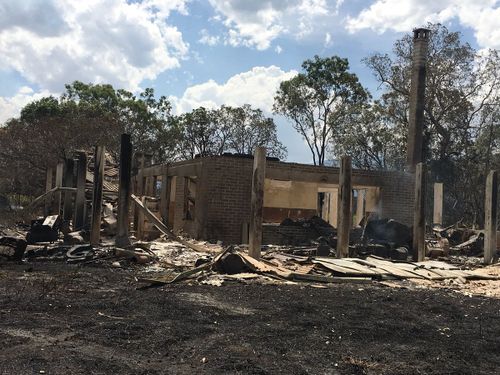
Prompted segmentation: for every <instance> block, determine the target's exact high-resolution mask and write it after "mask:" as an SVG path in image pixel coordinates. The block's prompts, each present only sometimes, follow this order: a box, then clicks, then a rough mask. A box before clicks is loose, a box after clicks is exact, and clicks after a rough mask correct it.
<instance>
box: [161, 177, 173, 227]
mask: <svg viewBox="0 0 500 375" xmlns="http://www.w3.org/2000/svg"><path fill="white" fill-rule="evenodd" d="M171 186H172V180H171V178H170V177H168V170H167V172H166V173H165V174H163V175H162V176H161V192H160V215H161V219H162V221H163V224H165V225H168V215H169V212H168V210H169V204H170V189H171Z"/></svg>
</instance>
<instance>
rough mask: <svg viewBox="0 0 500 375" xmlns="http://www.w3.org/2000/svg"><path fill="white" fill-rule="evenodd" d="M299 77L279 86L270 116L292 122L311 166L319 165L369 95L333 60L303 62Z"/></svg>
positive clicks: (343, 65) (345, 66)
mask: <svg viewBox="0 0 500 375" xmlns="http://www.w3.org/2000/svg"><path fill="white" fill-rule="evenodd" d="M302 69H303V71H304V72H303V73H299V74H298V75H296V76H295V77H293V78H291V79H290V80H288V81H284V82H282V83H281V84H280V87H279V89H278V92H277V94H276V97H275V99H274V112H275V113H277V114H280V115H283V116H284V117H285V118H287V119H289V120H290V121H291V122H292V125H293V127H294V128H295V130H296V131H297V132H299V133H300V134H301V135H302V137H303V138H304V139H305V141H306V142H307V145H308V146H309V149H310V151H311V154H312V158H313V162H314V164H315V165H323V164H324V163H325V157H326V155H327V148H328V145H329V144H330V143H331V142H332V140H333V136H334V135H335V134H336V133H337V132H339V131H341V130H342V129H343V127H344V126H345V124H346V123H348V122H349V119H350V117H351V116H352V115H353V114H354V113H356V112H359V110H360V106H361V105H362V104H363V103H365V102H366V100H367V99H368V97H369V94H368V92H367V90H366V89H364V88H363V86H362V85H361V84H360V83H359V80H358V77H357V76H356V75H355V74H354V73H350V72H349V63H348V61H347V59H343V58H340V57H337V56H333V57H325V58H320V57H318V56H315V57H314V59H311V60H306V61H304V63H303V64H302Z"/></svg>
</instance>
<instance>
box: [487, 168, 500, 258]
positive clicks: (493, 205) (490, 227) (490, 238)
mask: <svg viewBox="0 0 500 375" xmlns="http://www.w3.org/2000/svg"><path fill="white" fill-rule="evenodd" d="M497 207H498V172H497V171H490V173H489V174H488V177H487V178H486V192H485V200H484V264H491V263H493V262H494V261H495V260H496V259H495V254H496V250H497V232H496V231H497V216H498V215H497Z"/></svg>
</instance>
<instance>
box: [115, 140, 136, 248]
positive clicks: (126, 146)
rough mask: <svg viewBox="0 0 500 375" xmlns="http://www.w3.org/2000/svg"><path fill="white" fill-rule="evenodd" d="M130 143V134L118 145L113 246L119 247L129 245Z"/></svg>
mask: <svg viewBox="0 0 500 375" xmlns="http://www.w3.org/2000/svg"><path fill="white" fill-rule="evenodd" d="M132 152H133V150H132V141H131V138H130V134H122V136H121V143H120V171H119V185H118V210H117V222H116V224H117V233H116V238H115V244H116V246H119V247H127V246H129V245H130V238H129V233H128V230H129V226H130V222H129V220H130V216H129V213H130V212H129V211H130V193H131V191H130V190H131V181H132Z"/></svg>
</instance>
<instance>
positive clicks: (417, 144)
mask: <svg viewBox="0 0 500 375" xmlns="http://www.w3.org/2000/svg"><path fill="white" fill-rule="evenodd" d="M429 34H430V30H428V29H422V28H421V29H415V30H413V62H412V72H411V85H410V111H409V127H408V150H407V159H406V164H407V167H408V170H409V171H410V172H414V171H415V166H416V165H417V164H418V163H420V162H421V161H422V160H423V159H422V153H423V151H422V146H423V134H424V107H425V79H426V74H427V67H426V65H427V46H428V43H429Z"/></svg>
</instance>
